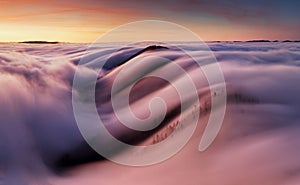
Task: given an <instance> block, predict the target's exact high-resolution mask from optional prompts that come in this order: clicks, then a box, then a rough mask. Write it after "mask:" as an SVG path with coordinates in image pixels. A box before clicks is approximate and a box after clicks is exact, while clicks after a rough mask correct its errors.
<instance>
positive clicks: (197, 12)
mask: <svg viewBox="0 0 300 185" xmlns="http://www.w3.org/2000/svg"><path fill="white" fill-rule="evenodd" d="M144 19H157V20H165V21H171V22H174V23H177V24H180V25H182V26H185V27H187V28H189V29H190V30H192V31H194V32H195V33H197V34H198V35H199V36H200V37H201V38H202V39H204V40H206V41H216V40H221V41H223V40H252V39H270V40H286V39H290V40H300V31H299V30H300V21H299V19H300V1H297V0H285V1H283V0H282V1H279V0H266V1H260V0H252V1H249V0H228V1H223V0H186V1H171V0H161V1H157V2H154V1H139V0H130V1H121V0H98V1H96V0H84V1H82V0H0V42H16V41H28V40H47V41H62V42H91V41H94V40H95V39H97V38H98V37H100V36H101V35H102V34H104V33H105V32H107V31H109V30H110V29H112V28H114V27H116V26H119V25H122V24H125V23H129V22H131V21H139V20H144Z"/></svg>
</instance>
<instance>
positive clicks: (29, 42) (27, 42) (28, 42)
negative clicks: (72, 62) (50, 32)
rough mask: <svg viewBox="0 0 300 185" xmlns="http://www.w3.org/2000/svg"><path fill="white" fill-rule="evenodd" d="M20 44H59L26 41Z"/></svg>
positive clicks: (55, 42)
mask: <svg viewBox="0 0 300 185" xmlns="http://www.w3.org/2000/svg"><path fill="white" fill-rule="evenodd" d="M20 43H25V44H58V43H59V42H57V41H54V42H48V41H24V42H20Z"/></svg>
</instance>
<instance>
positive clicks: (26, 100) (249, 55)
mask: <svg viewBox="0 0 300 185" xmlns="http://www.w3.org/2000/svg"><path fill="white" fill-rule="evenodd" d="M119 45H120V44H102V45H101V44H100V45H97V47H94V48H90V49H89V50H86V49H87V48H88V45H86V44H64V43H61V44H55V45H43V44H36V45H34V44H20V43H1V44H0V97H1V98H0V184H4V185H27V184H54V185H67V184H70V185H71V184H74V185H75V184H78V185H81V184H91V185H92V184H105V185H108V184H141V185H146V184H164V185H165V184H211V185H217V184H224V185H227V184H228V185H232V184H246V185H253V184H264V185H268V184H270V185H271V184H272V185H276V184H278V185H282V184H286V185H294V184H299V182H300V159H299V157H298V156H299V154H300V136H299V133H298V132H300V125H299V123H300V114H299V112H300V97H299V94H300V87H299V86H298V84H299V81H300V70H299V69H300V68H299V65H300V44H299V43H294V42H271V43H269V42H266V43H265V42H257V43H256V42H254V43H252V42H251V43H250V42H249V43H247V42H212V43H208V46H209V47H210V49H211V50H212V52H213V54H214V55H215V57H216V59H217V61H218V62H219V64H220V66H221V68H222V71H223V73H224V77H225V81H226V85H227V93H228V101H227V110H226V114H225V119H224V123H223V126H222V129H221V131H220V133H219V135H218V137H217V138H216V140H215V141H214V143H213V144H212V145H211V146H210V147H209V148H208V149H207V150H206V151H204V152H199V151H198V150H197V149H198V145H199V141H200V138H201V135H202V133H203V129H204V127H205V123H206V122H205V119H206V117H205V115H204V116H203V118H202V119H201V113H200V122H199V125H200V126H199V127H198V129H197V130H196V132H195V134H194V135H193V137H192V139H191V140H190V142H189V143H188V144H187V146H186V147H185V148H183V150H182V151H181V152H179V153H178V154H177V155H175V156H174V157H172V158H171V159H169V160H167V161H165V162H163V163H160V164H158V165H153V166H150V167H144V168H135V167H127V166H122V165H117V164H114V163H112V162H109V161H106V160H99V161H97V162H93V163H89V164H86V165H83V166H76V167H71V168H70V169H68V170H65V169H63V170H62V171H63V172H61V170H60V169H61V168H63V166H64V160H67V163H71V164H72V163H74V164H78V163H85V161H89V159H90V158H93V159H94V158H95V153H94V151H93V150H92V149H90V148H89V147H88V145H87V144H86V143H85V140H84V139H83V137H82V135H81V133H80V131H79V129H78V127H77V124H76V120H75V117H74V113H73V107H72V93H74V89H73V86H72V85H73V77H74V74H75V72H76V71H77V72H78V71H79V72H78V74H80V75H81V76H82V78H83V79H85V80H86V79H89V76H93V75H95V74H99V80H98V82H97V85H98V86H97V87H98V88H97V89H96V92H97V95H98V98H99V99H97V98H96V100H98V102H97V103H98V104H97V105H98V106H99V107H101V110H100V111H99V112H100V113H103V117H104V119H107V120H109V121H110V122H108V123H113V122H114V120H115V117H114V116H113V115H112V112H111V105H110V104H109V103H108V104H107V102H106V101H107V100H109V98H108V96H109V94H108V91H107V89H110V87H111V86H110V85H109V84H110V83H111V81H112V79H114V77H115V73H116V72H115V71H117V70H119V69H120V68H121V67H122V66H124V64H123V63H124V61H126V60H127V59H130V56H132V55H134V54H135V53H137V52H138V51H140V50H141V49H142V48H143V47H144V46H141V45H139V46H137V47H127V48H124V49H122V50H121V51H118V52H117V53H114V55H115V57H114V58H113V60H112V61H111V63H110V64H106V65H104V67H103V69H101V70H100V71H96V70H95V66H97V65H99V63H103V62H105V61H106V60H107V59H108V58H109V57H111V54H112V53H113V52H115V48H116V47H119ZM176 45H177V46H178V47H181V48H184V49H185V50H187V51H189V52H192V53H195V56H198V55H199V58H201V59H202V60H203V65H207V64H208V63H209V61H206V58H205V55H204V53H203V51H201V50H199V43H176ZM150 54H155V55H159V56H165V57H168V58H170V59H173V60H177V61H178V63H179V64H180V65H182V66H183V67H186V68H187V69H190V68H189V66H188V65H185V64H186V59H185V58H182V57H181V55H180V54H178V51H176V50H175V51H172V50H171V51H164V50H160V49H159V50H157V51H156V50H153V51H151V50H150V51H148V52H146V53H145V54H144V56H146V55H150ZM82 57H85V60H84V61H82V62H84V64H82V65H80V66H78V63H79V61H80V59H82ZM140 57H143V55H141V56H140ZM129 61H130V60H129ZM151 70H153V69H152V68H151ZM162 72H165V71H163V70H162ZM190 72H191V75H192V76H194V77H195V78H196V77H197V74H199V76H200V77H199V78H203V75H202V74H201V72H199V73H196V72H195V71H194V70H190ZM123 80H124V83H125V84H126V82H128V83H129V82H131V81H132V79H131V78H129V77H128V79H127V78H126V79H123ZM200 81H201V80H200ZM149 82H150V83H151V84H152V85H153V84H154V87H155V88H156V90H155V92H161V93H163V94H165V98H168V95H169V94H168V93H167V94H166V92H164V91H158V90H159V89H160V88H161V87H160V86H155V83H156V81H155V80H154V81H149ZM157 83H159V84H163V85H162V86H164V83H162V82H157ZM145 87H147V85H146V86H145ZM201 88H203V89H206V91H205V92H207V83H206V82H205V81H201V83H200V85H198V86H197V89H198V90H199V95H200V98H201V93H204V92H202V91H201ZM75 90H76V89H75ZM137 90H139V88H138V87H137ZM146 90H147V89H146ZM148 91H151V89H148ZM170 91H172V90H170ZM140 93H141V94H142V95H138V94H136V96H134V97H133V99H134V100H133V101H134V102H137V105H138V106H139V107H140V106H142V104H141V102H144V100H143V98H144V99H147V98H148V97H146V96H144V95H145V92H143V91H140ZM97 95H96V96H97ZM142 100H143V101H142ZM147 100H148V99H147ZM139 102H140V103H139ZM167 106H171V107H173V108H174V107H176V105H173V104H172V102H170V103H169V104H167ZM143 111H144V112H143ZM143 111H142V112H140V113H141V115H140V116H142V117H143V116H145V114H146V112H147V110H146V109H145V110H143ZM168 114H174V111H173V112H172V111H170V112H168ZM168 114H167V116H168ZM174 117H176V115H175V116H174V115H173V116H172V115H171V116H170V118H169V120H173V118H174ZM112 132H115V135H116V136H118V137H120V138H122V139H124V138H125V140H126V138H127V137H129V136H128V135H129V134H132V133H131V132H128V131H127V130H126V129H119V130H118V129H117V130H112ZM155 132H156V131H155ZM151 134H154V133H150V134H149V135H147V137H148V136H149V137H150V135H151ZM138 139H139V140H144V139H147V138H146V137H145V138H143V137H138ZM128 142H132V140H129V141H128ZM65 156H68V157H67V158H66V157H65ZM86 158H88V159H86ZM116 177H117V178H116Z"/></svg>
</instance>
